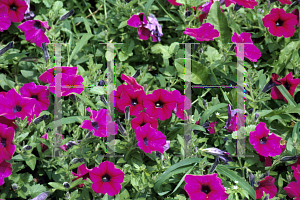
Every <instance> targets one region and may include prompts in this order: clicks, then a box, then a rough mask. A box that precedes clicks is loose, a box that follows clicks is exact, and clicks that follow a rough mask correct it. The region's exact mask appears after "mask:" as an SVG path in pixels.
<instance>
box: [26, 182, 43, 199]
mask: <svg viewBox="0 0 300 200" xmlns="http://www.w3.org/2000/svg"><path fill="white" fill-rule="evenodd" d="M46 190H47V188H46V187H45V186H43V185H40V184H37V185H33V186H31V187H30V193H31V197H32V198H33V197H36V196H38V195H39V194H41V193H42V192H46Z"/></svg>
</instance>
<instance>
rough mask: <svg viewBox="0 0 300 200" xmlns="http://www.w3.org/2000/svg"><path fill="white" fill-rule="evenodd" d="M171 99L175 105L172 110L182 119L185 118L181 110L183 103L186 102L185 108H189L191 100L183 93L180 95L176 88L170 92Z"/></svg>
mask: <svg viewBox="0 0 300 200" xmlns="http://www.w3.org/2000/svg"><path fill="white" fill-rule="evenodd" d="M171 94H172V96H173V99H175V101H176V106H175V108H174V110H173V111H174V112H175V113H176V116H177V117H178V118H180V119H182V120H187V119H188V117H187V116H186V115H185V114H184V112H183V110H184V109H185V108H184V104H186V110H188V109H190V108H191V100H190V99H189V98H187V97H186V96H184V95H181V94H180V92H179V91H178V90H173V91H172V92H171Z"/></svg>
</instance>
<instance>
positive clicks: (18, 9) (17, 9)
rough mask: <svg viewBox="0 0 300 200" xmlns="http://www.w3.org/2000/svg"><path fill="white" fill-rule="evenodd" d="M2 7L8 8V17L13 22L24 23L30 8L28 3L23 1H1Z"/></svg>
mask: <svg viewBox="0 0 300 200" xmlns="http://www.w3.org/2000/svg"><path fill="white" fill-rule="evenodd" d="M0 5H5V6H6V8H7V9H8V16H9V18H10V20H11V21H12V22H20V21H22V20H23V19H24V14H25V12H26V10H27V8H28V6H27V4H26V2H25V1H22V0H0Z"/></svg>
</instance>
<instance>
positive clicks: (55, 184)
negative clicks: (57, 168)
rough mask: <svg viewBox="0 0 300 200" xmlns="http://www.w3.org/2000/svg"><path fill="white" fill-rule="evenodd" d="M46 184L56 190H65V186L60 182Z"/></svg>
mask: <svg viewBox="0 0 300 200" xmlns="http://www.w3.org/2000/svg"><path fill="white" fill-rule="evenodd" d="M48 184H49V185H50V186H52V187H53V188H55V189H57V190H62V191H65V190H66V188H65V187H64V186H63V184H61V183H55V182H49V183H48Z"/></svg>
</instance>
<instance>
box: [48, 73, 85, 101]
mask: <svg viewBox="0 0 300 200" xmlns="http://www.w3.org/2000/svg"><path fill="white" fill-rule="evenodd" d="M56 76H57V77H61V96H70V95H71V94H72V93H77V94H80V93H81V92H83V90H84V85H83V84H82V83H83V81H84V80H83V78H82V76H81V75H77V74H70V75H68V74H65V73H59V74H57V75H56ZM49 90H50V92H52V93H54V94H55V79H54V81H53V82H52V83H51V84H50V85H49Z"/></svg>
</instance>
